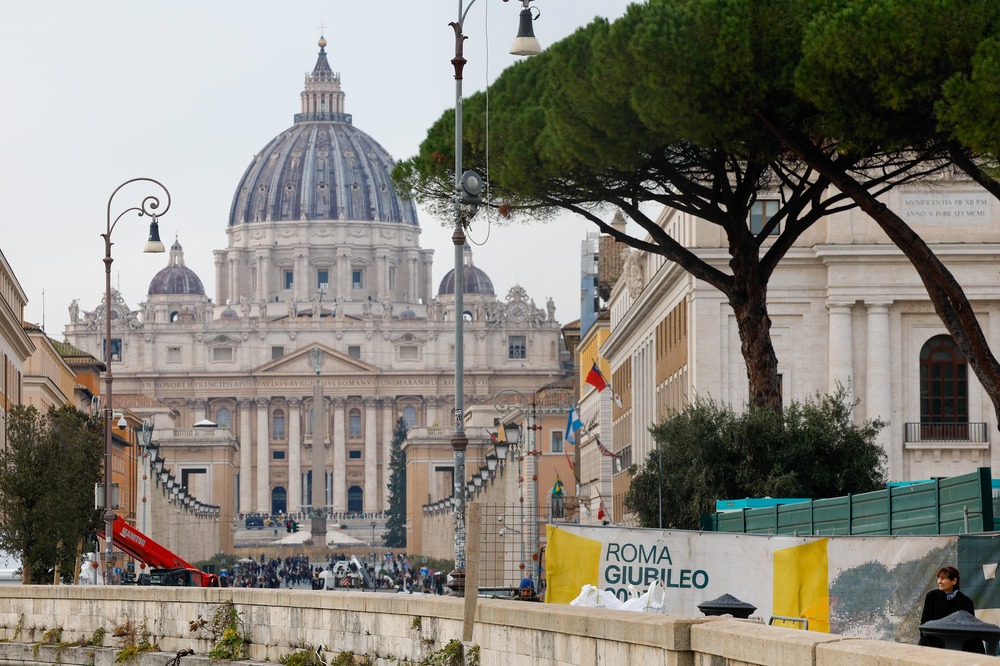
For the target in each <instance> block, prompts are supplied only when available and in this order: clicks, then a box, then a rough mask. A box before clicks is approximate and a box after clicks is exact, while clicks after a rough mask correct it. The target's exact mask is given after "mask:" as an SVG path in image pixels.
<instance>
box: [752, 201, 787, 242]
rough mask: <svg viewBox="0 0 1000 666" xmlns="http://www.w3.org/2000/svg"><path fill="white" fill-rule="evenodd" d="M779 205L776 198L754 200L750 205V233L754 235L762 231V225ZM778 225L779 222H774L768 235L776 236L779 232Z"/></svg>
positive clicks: (776, 210)
mask: <svg viewBox="0 0 1000 666" xmlns="http://www.w3.org/2000/svg"><path fill="white" fill-rule="evenodd" d="M779 205H780V202H779V201H778V200H776V199H758V200H757V201H754V202H753V206H751V207H750V233H752V234H755V235H756V234H759V233H760V232H762V231H763V230H764V226H765V225H766V224H767V223H768V222H769V221H770V220H771V218H772V217H774V214H775V213H777V212H778V206H779ZM780 226H781V225H780V224H776V225H775V226H774V229H772V230H771V234H770V235H771V236H777V235H778V234H779V233H781V229H779V227H780Z"/></svg>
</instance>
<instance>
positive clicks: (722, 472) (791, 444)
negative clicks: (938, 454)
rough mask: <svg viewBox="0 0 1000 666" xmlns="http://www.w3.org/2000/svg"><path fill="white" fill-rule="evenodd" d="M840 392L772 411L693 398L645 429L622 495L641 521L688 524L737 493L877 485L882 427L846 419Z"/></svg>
mask: <svg viewBox="0 0 1000 666" xmlns="http://www.w3.org/2000/svg"><path fill="white" fill-rule="evenodd" d="M851 411H852V407H851V405H850V404H849V403H848V401H847V396H846V392H845V391H844V389H842V388H841V389H840V390H839V391H838V392H837V393H836V394H834V395H816V396H815V398H814V399H811V400H806V401H804V402H793V403H792V404H791V405H789V406H788V407H787V408H785V410H784V411H783V412H782V413H781V414H778V413H775V412H774V411H771V410H767V409H759V410H750V411H747V412H744V413H739V414H738V413H736V412H734V411H733V410H732V409H731V408H730V407H727V406H723V405H720V404H718V403H716V402H714V401H711V400H703V399H698V400H696V401H695V402H694V404H692V405H691V406H689V407H688V408H686V409H685V410H684V411H682V412H680V413H678V414H676V415H675V416H672V417H671V418H669V419H667V420H666V421H664V422H663V423H660V424H659V425H657V426H655V427H653V428H652V433H653V438H654V441H655V442H656V447H657V448H656V450H654V451H652V452H651V453H650V457H649V459H648V460H647V461H645V462H644V463H643V464H641V465H639V466H638V467H637V468H636V469H635V475H634V477H633V479H632V484H631V487H630V488H629V492H628V495H627V496H626V498H625V505H626V507H628V509H629V510H630V511H632V512H634V513H636V514H637V515H638V516H639V519H640V520H641V522H642V524H643V525H644V526H646V527H657V526H658V525H659V493H658V488H659V486H658V482H659V480H660V478H661V477H660V469H661V466H660V462H661V461H659V460H658V459H657V456H662V483H663V525H664V527H667V528H679V529H696V528H698V527H699V525H700V517H701V514H702V513H706V512H712V511H714V510H715V501H716V500H719V499H734V498H743V497H810V498H823V497H839V496H841V495H846V494H847V493H861V492H868V491H871V490H877V489H879V488H882V487H884V486H885V460H886V457H885V452H884V451H882V449H881V447H879V445H878V443H877V442H876V440H875V437H876V436H877V435H878V432H879V430H881V429H882V428H883V427H884V426H885V424H884V423H883V422H881V421H866V422H865V423H862V424H861V425H855V424H854V422H853V420H852V418H851Z"/></svg>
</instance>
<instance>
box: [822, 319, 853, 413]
mask: <svg viewBox="0 0 1000 666" xmlns="http://www.w3.org/2000/svg"><path fill="white" fill-rule="evenodd" d="M853 306H854V303H837V302H833V301H827V303H826V309H827V310H829V311H830V319H829V321H830V325H829V332H828V336H829V368H828V369H827V373H828V374H827V377H828V380H829V382H828V386H827V391H828V392H829V393H831V394H832V393H835V392H836V390H837V384H838V383H840V384H842V385H843V386H844V388H845V389H847V391H848V399H850V396H852V395H853V394H854V389H853V387H852V380H853V377H854V344H853V340H852V330H853V326H852V325H851V308H852V307H853Z"/></svg>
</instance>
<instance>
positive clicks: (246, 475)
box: [239, 398, 256, 513]
mask: <svg viewBox="0 0 1000 666" xmlns="http://www.w3.org/2000/svg"><path fill="white" fill-rule="evenodd" d="M239 404H240V437H239V439H240V511H242V512H244V513H250V512H252V511H256V507H254V505H253V490H252V489H253V454H252V453H251V450H250V449H251V446H253V444H252V442H253V436H252V435H251V433H250V405H252V404H253V400H250V399H248V398H244V399H242V400H240V402H239Z"/></svg>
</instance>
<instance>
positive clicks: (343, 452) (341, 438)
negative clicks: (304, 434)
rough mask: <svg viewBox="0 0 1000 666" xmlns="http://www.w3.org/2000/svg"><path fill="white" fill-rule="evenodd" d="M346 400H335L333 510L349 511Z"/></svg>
mask: <svg viewBox="0 0 1000 666" xmlns="http://www.w3.org/2000/svg"><path fill="white" fill-rule="evenodd" d="M346 404H347V400H346V399H344V398H339V397H338V398H334V399H333V436H332V437H331V439H332V440H333V510H334V511H347V433H346V431H345V430H344V427H345V423H344V422H345V420H346V419H345V418H344V406H345V405H346Z"/></svg>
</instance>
